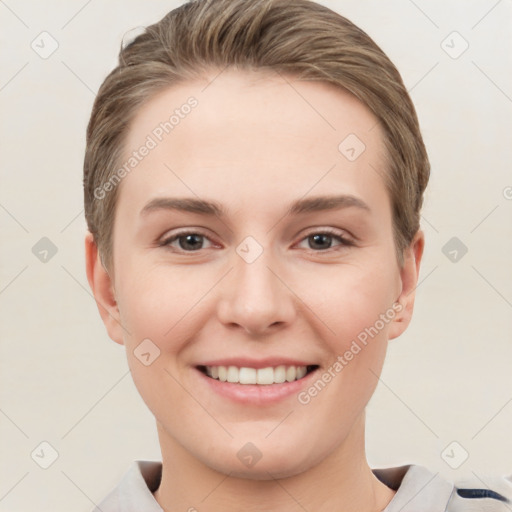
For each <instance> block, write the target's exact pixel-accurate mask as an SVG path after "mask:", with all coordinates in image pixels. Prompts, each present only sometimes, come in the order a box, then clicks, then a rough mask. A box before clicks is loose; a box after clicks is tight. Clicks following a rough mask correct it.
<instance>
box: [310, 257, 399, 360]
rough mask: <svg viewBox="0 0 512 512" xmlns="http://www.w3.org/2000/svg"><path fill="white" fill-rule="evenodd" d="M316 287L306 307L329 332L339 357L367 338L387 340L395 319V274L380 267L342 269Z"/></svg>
mask: <svg viewBox="0 0 512 512" xmlns="http://www.w3.org/2000/svg"><path fill="white" fill-rule="evenodd" d="M317 284H318V285H319V286H317V287H316V288H315V289H314V290H313V291H312V290H311V289H310V290H309V291H307V295H305V296H306V297H308V299H307V303H308V306H309V307H310V308H311V310H312V312H313V313H315V314H316V315H317V316H318V317H319V318H320V319H322V320H323V322H324V324H325V325H326V326H327V327H328V328H329V329H328V332H329V338H330V339H332V340H333V345H334V346H335V348H336V352H337V353H338V354H339V353H340V351H345V350H348V348H349V347H350V344H351V342H352V341H353V340H356V339H359V340H361V341H362V342H364V341H365V339H366V338H370V339H373V338H377V337H378V338H382V337H386V338H387V332H388V329H389V325H390V323H391V321H392V319H393V318H394V310H393V309H392V305H393V302H394V298H395V297H394V290H395V288H396V276H395V275H394V273H393V270H390V268H389V267H387V268H384V266H379V264H378V263H374V264H373V265H364V266H346V267H343V266H339V267H337V269H336V270H335V271H331V273H330V275H329V276H328V277H326V278H324V279H323V280H317ZM303 293H306V290H304V292H303ZM377 331H378V332H377ZM369 332H371V336H370V334H368V333H369Z"/></svg>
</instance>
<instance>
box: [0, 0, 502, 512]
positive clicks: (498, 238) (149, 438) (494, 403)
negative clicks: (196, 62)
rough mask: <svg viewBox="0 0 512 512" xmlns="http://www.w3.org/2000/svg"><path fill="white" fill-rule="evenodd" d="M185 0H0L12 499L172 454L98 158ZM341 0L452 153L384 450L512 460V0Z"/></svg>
mask: <svg viewBox="0 0 512 512" xmlns="http://www.w3.org/2000/svg"><path fill="white" fill-rule="evenodd" d="M179 3H181V2H172V1H152V2H147V1H143V0H129V1H127V0H123V1H121V0H110V1H108V2H107V1H103V2H101V1H100V0H89V1H85V0H72V1H67V2H64V1H57V0H53V1H47V2H36V1H34V0H32V1H23V0H19V1H14V0H5V1H2V2H0V20H1V21H0V23H1V26H0V44H1V47H2V48H3V49H4V51H3V53H2V55H1V75H0V109H1V112H2V120H1V158H2V160H1V163H2V165H1V167H0V172H1V188H0V221H1V237H2V238H1V240H2V252H1V265H0V334H1V348H0V384H1V387H0V399H1V403H0V439H1V441H0V443H1V445H0V450H1V453H0V460H1V472H0V511H9V512H14V511H20V512H21V511H23V512H28V511H33V510H38V511H40V512H44V511H52V512H59V511H67V510H71V509H73V510H76V511H83V512H86V511H90V510H92V508H93V507H94V505H95V504H96V503H98V502H99V501H100V499H101V498H103V496H104V495H105V494H106V493H107V492H108V491H109V490H110V489H111V488H112V487H113V486H114V485H115V484H116V483H117V482H118V481H119V479H120V478H121V476H122V475H123V473H124V472H125V470H126V469H127V467H128V466H129V465H130V464H131V462H132V461H133V460H135V459H154V460H159V459H160V452H159V446H158V441H157V436H156V429H155V425H154V420H153V417H152V416H151V414H150V413H149V411H148V410H147V409H146V406H145V404H144V403H143V402H142V399H141V398H140V397H139V395H138V393H137V391H136V389H135V387H134V385H133V382H132V380H131V378H130V374H129V371H128V366H127V363H126V356H125V353H124V347H121V346H119V345H117V344H115V343H114V342H113V341H111V340H109V338H108V337H107V335H106V332H105V329H104V327H103V324H102V322H101V320H100V317H99V314H98V312H97V309H96V305H95V303H94V301H93V299H92V297H91V294H90V290H89V288H88V284H87V280H86V276H85V271H84V254H83V238H84V234H85V229H86V227H85V221H84V218H83V199H82V175H81V173H82V160H83V151H84V140H85V128H86V123H87V121H88V117H89V114H90V110H91V107H92V102H93V99H94V95H95V92H96V91H97V89H98V87H99V85H100V83H101V82H102V80H103V78H104V77H105V76H106V74H107V73H108V72H109V71H110V70H111V69H112V68H113V67H114V65H115V64H116V58H117V53H118V50H119V45H120V42H121V40H122V38H123V35H124V34H125V33H127V32H128V31H129V30H130V29H133V28H136V27H138V26H140V25H147V24H150V23H153V22H155V21H157V20H158V19H160V18H161V17H162V16H163V15H164V14H165V13H166V12H167V11H168V10H170V9H171V8H173V7H174V6H176V5H178V4H179ZM323 3H325V4H326V5H328V6H330V7H331V8H333V9H335V10H337V11H338V12H340V13H341V14H343V15H345V16H346V17H348V18H349V19H351V20H352V21H354V22H355V23H356V24H358V25H359V26H361V27H362V28H363V29H364V30H366V31H367V32H368V33H369V34H370V35H371V36H372V37H373V38H374V39H375V41H376V42H377V43H378V44H379V45H381V47H382V48H383V49H384V51H386V52H387V53H388V55H389V56H390V57H391V59H392V60H393V61H394V62H395V64H396V65H397V66H398V68H399V70H400V71H401V73H402V76H403V77H404V81H405V83H406V85H407V87H408V89H409V90H410V93H411V95H412V98H413V100H414V102H415V104H416V106H417V110H418V113H419V117H420V122H421V125H422V129H423V133H424V137H425V141H426V144H427V147H428V150H429V154H430V158H431V162H432V178H431V183H430V186H429V189H428V193H427V196H426V203H425V208H424V211H423V217H422V218H423V220H422V224H423V229H424V231H425V234H426V240H427V245H426V253H425V256H424V262H423V267H422V270H421V276H420V279H421V282H420V285H419V287H418V289H417V303H416V311H415V317H414V319H413V323H412V325H411V326H410V328H409V330H408V331H407V332H406V334H405V335H403V336H402V337H401V338H399V339H397V340H395V341H393V342H391V344H390V347H389V352H388V359H387V361H386V364H385V367H384V371H383V374H382V377H381V382H380V383H379V385H378V388H377V391H376V393H375V395H374V397H373V398H372V400H371V401H370V404H369V406H368V409H367V411H368V412H367V425H368V427H367V439H368V440H367V451H368V459H369V462H370V465H372V467H381V466H392V465H400V464H406V463H416V464H422V465H425V466H427V467H428V468H429V469H431V470H432V471H434V472H439V473H440V474H441V475H442V476H444V477H446V478H448V479H451V480H453V479H459V478H462V477H466V476H472V477H473V478H479V479H481V480H482V481H483V482H485V479H486V475H501V474H510V473H512V436H511V434H510V432H511V425H512V372H511V367H512V335H511V332H512V258H511V255H512V171H511V167H510V162H511V161H512V158H511V157H512V154H511V153H512V149H511V144H510V133H511V132H512V130H511V128H512V117H511V114H512V99H511V98H512V73H511V69H512V57H511V55H512V54H511V52H510V31H511V16H512V2H511V1H510V0H500V1H498V0H471V1H468V0H457V1H450V2H446V1H445V0H430V1H426V0H416V1H414V2H413V1H412V0H386V1H382V0H381V1H376V0H375V1H369V0H363V1H356V0H347V1H342V0H338V1H324V2H323ZM42 32H47V33H48V34H43V35H41V33H42ZM454 32H456V33H455V34H454ZM57 44H58V47H57V48H56V50H55V51H54V52H53V53H52V54H51V55H47V53H49V52H50V51H51V50H52V49H53V47H52V45H53V46H56V45H57ZM466 46H467V48H466ZM45 52H46V53H45ZM43 57H46V58H43ZM44 237H46V238H48V239H49V240H50V241H51V244H53V246H54V248H53V251H54V252H55V250H56V252H55V254H52V249H51V246H50V245H49V242H48V241H47V240H43V241H42V242H41V241H40V240H41V239H42V238H44ZM454 237H456V240H455V241H453V240H452V241H451V242H449V241H450V240H451V239H452V238H454ZM447 243H449V244H455V245H453V246H452V245H448V246H447V245H446V244H447ZM36 244H39V245H36ZM41 244H42V245H41ZM462 244H463V245H464V246H465V247H466V248H467V252H466V253H465V254H463V252H464V250H463V245H462ZM34 247H35V248H34ZM41 247H42V249H41ZM45 250H46V251H49V252H47V253H44V251H45ZM454 250H455V251H456V252H455V253H454V252H453V251H454ZM41 259H43V260H45V259H46V261H41ZM454 259H455V261H452V260H454ZM170 406H172V405H171V404H170ZM177 413H178V414H179V412H177ZM453 442H455V443H456V444H452V443H453ZM41 443H48V444H41ZM466 453H467V454H468V458H467V460H465V461H464V458H465V456H466ZM57 454H58V456H57ZM55 456H56V457H57V458H56V459H55V460H54V461H53V458H55ZM52 461H53V462H52ZM42 465H43V466H44V465H49V466H48V468H47V469H44V468H43V467H41V466H42ZM454 467H456V468H455V469H453V468H454Z"/></svg>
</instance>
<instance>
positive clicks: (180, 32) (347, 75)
mask: <svg viewBox="0 0 512 512" xmlns="http://www.w3.org/2000/svg"><path fill="white" fill-rule="evenodd" d="M226 67H234V68H237V69H242V70H243V69H247V70H253V69H257V70H268V71H277V72H279V73H283V74H287V75H293V76H296V77H298V78H299V79H301V80H317V81H323V82H328V83H331V84H335V85H336V86H338V87H340V88H343V89H344V90H347V91H349V92H350V93H352V94H353V95H355V96H356V97H357V98H358V99H359V100H360V101H361V102H362V103H364V104H365V105H366V106H367V107H368V108H369V109H370V110H371V111H372V112H373V113H374V114H375V116H376V117H377V118H378V120H379V123H380V125H381V127H382V129H383V133H384V138H385V141H384V142H385V145H386V149H387V157H388V169H386V171H387V172H386V173H385V174H384V175H385V180H386V186H387V189H388V192H389V194H390V198H391V203H392V210H393V232H394V241H395V246H396V250H397V258H398V260H399V262H400V264H401V265H402V264H403V250H404V249H405V248H406V247H407V246H408V245H409V244H410V242H411V241H412V239H413V238H414V235H415V234H416V232H417V231H418V229H419V218H420V209H421V206H422V203H423V193H424V190H425V188H426V186H427V182H428V179H429V174H430V165H429V161H428V156H427V153H426V149H425V146H424V143H423V139H422V136H421V132H420V128H419V123H418V119H417V115H416V111H415V108H414V105H413V103H412V101H411V98H410V97H409V94H408V92H407V89H406V88H405V86H404V84H403V81H402V78H401V76H400V74H399V72H398V71H397V69H396V67H395V66H394V65H393V63H392V62H391V61H390V60H389V58H388V57H387V56H386V54H385V53H384V52H383V51H382V50H381V49H380V48H379V47H378V46H377V45H376V44H375V42H374V41H373V40H372V39H371V38H370V37H369V36H368V35H367V34H366V33H365V32H364V31H362V30H361V29H360V28H358V27H357V26H355V25H354V24H353V23H352V22H350V21H349V20H347V19H346V18H344V17H343V16H340V15H339V14H337V13H335V12H333V11H331V10H330V9H328V8H326V7H323V6H321V5H319V4H316V3H314V2H311V1H309V0H294V1H293V2H290V1H289V0H195V1H189V2H188V3H186V4H184V5H182V6H180V7H178V8H177V9H174V10H172V11H171V12H169V13H168V14H167V15H166V16H164V17H163V18H162V19H161V20H160V21H159V22H158V23H155V24H153V25H150V26H148V27H147V28H146V29H145V31H144V32H143V33H142V34H140V35H139V36H138V37H136V38H135V39H134V40H133V41H132V42H131V43H130V44H128V45H127V46H125V47H124V48H123V47H122V48H121V51H120V53H119V64H118V66H117V67H116V68H115V69H114V70H113V71H112V72H111V73H110V74H109V75H108V76H107V78H106V79H105V81H104V82H103V84H102V85H101V87H100V89H99V91H98V94H97V97H96V99H95V102H94V106H93V109H92V113H91V118H90V121H89V125H88V128H87V142H86V151H85V159H84V199H85V217H86V220H87V225H88V228H89V231H90V232H91V233H92V234H93V236H94V240H95V242H96V244H97V246H98V249H99V251H100V255H101V258H102V261H103V263H104V265H105V267H106V268H107V269H108V268H110V265H111V264H112V235H113V233H112V230H113V224H114V216H115V207H116V200H117V193H118V191H117V188H118V187H113V188H112V190H110V191H109V193H108V194H103V196H104V197H101V198H98V197H97V196H98V194H97V192H95V191H97V190H99V189H101V187H102V185H103V184H105V183H107V182H108V180H109V179H111V177H112V176H113V173H115V172H116V169H117V168H118V166H119V165H120V163H121V161H122V160H121V158H122V153H123V149H124V148H123V146H124V142H125V139H126V136H127V132H128V130H129V126H130V122H131V120H132V119H133V117H134V116H135V114H136V113H137V112H138V110H139V109H140V107H141V106H142V105H143V104H144V103H145V102H147V101H148V100H149V99H151V98H152V97H153V96H154V95H155V94H156V93H157V92H160V91H162V90H163V89H166V88H168V87H170V86H172V85H173V84H177V83H179V82H185V81H187V80H193V79H194V78H198V77H201V76H202V75H204V73H205V72H207V71H208V70H210V71H211V70H215V69H218V70H223V69H225V68H226ZM340 142H341V141H340Z"/></svg>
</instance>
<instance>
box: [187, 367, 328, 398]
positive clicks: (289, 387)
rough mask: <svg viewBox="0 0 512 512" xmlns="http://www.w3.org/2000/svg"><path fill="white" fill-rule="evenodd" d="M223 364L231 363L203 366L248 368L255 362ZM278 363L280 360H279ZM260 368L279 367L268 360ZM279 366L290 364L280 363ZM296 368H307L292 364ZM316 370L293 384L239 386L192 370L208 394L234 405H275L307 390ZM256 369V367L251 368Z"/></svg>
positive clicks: (196, 369) (315, 374) (316, 372)
mask: <svg viewBox="0 0 512 512" xmlns="http://www.w3.org/2000/svg"><path fill="white" fill-rule="evenodd" d="M222 361H223V362H224V363H226V361H231V363H227V364H222V363H220V362H218V361H215V362H213V361H211V362H208V364H207V365H206V364H205V366H229V365H230V364H231V365H232V366H238V365H240V366H248V367H251V365H254V364H255V362H254V361H251V362H250V363H248V362H244V363H243V364H242V362H241V360H240V359H237V360H236V363H234V362H233V360H225V359H223V360H222ZM279 361H280V362H281V361H282V360H279ZM259 363H260V366H258V368H266V367H267V366H279V364H269V362H268V360H267V361H266V362H264V363H263V362H262V361H260V362H259ZM281 364H285V365H286V364H290V366H292V364H291V363H281ZM293 364H295V365H296V366H308V365H305V364H304V363H293ZM200 366H201V365H200ZM316 366H317V368H316V369H315V370H313V371H311V372H310V373H308V374H306V375H305V376H304V377H302V379H299V380H294V381H293V382H283V383H282V384H266V385H262V384H239V383H231V382H221V381H220V380H217V379H213V378H211V377H208V375H206V374H204V373H203V372H202V371H201V370H199V369H198V368H197V367H195V368H194V370H195V373H196V374H197V375H198V376H199V378H200V382H201V383H202V384H203V383H204V385H206V386H208V389H209V390H210V392H213V393H215V394H216V395H219V396H221V397H222V398H227V399H229V400H231V401H233V402H235V403H239V404H244V405H259V406H263V405H272V404H276V403H278V402H280V401H283V400H285V399H287V398H290V397H292V396H297V395H298V394H299V393H300V392H301V391H302V390H303V389H305V388H307V387H308V386H310V385H311V381H312V380H313V379H315V378H316V377H317V374H318V370H319V366H318V365H316ZM252 367H253V368H256V366H252Z"/></svg>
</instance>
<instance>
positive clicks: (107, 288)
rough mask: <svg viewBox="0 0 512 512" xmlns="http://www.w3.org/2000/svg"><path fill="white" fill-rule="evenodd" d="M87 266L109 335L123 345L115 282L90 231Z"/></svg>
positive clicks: (86, 242)
mask: <svg viewBox="0 0 512 512" xmlns="http://www.w3.org/2000/svg"><path fill="white" fill-rule="evenodd" d="M85 267H86V273H87V280H88V281H89V286H90V287H91V290H92V293H93V295H94V299H95V301H96V305H97V306H98V311H99V312H100V316H101V319H102V320H103V323H104V324H105V327H106V328H107V332H108V335H109V337H110V338H111V339H112V340H113V341H115V342H116V343H119V344H120V345H123V344H124V342H123V328H122V326H121V318H120V314H119V308H118V307H117V302H116V298H115V291H114V283H113V281H112V279H111V278H110V276H109V274H108V273H107V271H106V270H105V268H104V266H103V263H102V262H101V258H100V254H99V251H98V248H97V246H96V242H95V241H94V237H93V235H92V234H91V233H90V232H87V234H86V236H85Z"/></svg>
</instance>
